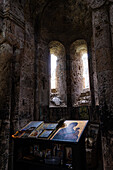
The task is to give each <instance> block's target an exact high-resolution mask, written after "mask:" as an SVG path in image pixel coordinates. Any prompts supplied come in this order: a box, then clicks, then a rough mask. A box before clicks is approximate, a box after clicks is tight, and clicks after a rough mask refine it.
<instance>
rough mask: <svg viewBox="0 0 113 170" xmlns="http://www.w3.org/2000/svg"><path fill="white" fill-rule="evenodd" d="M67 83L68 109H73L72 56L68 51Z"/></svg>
mask: <svg viewBox="0 0 113 170" xmlns="http://www.w3.org/2000/svg"><path fill="white" fill-rule="evenodd" d="M66 83H67V107H72V97H71V61H70V54H69V53H68V52H67V51H66Z"/></svg>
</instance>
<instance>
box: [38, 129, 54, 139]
mask: <svg viewBox="0 0 113 170" xmlns="http://www.w3.org/2000/svg"><path fill="white" fill-rule="evenodd" d="M51 133H52V130H44V131H43V132H42V133H41V134H40V135H39V138H48V137H49V136H50V134H51Z"/></svg>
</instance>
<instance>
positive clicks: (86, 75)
mask: <svg viewBox="0 0 113 170" xmlns="http://www.w3.org/2000/svg"><path fill="white" fill-rule="evenodd" d="M82 60H83V78H84V80H85V83H84V85H85V87H84V88H89V69H88V55H87V53H84V54H83V56H82Z"/></svg>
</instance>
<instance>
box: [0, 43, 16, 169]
mask: <svg viewBox="0 0 113 170" xmlns="http://www.w3.org/2000/svg"><path fill="white" fill-rule="evenodd" d="M12 53H13V50H12V47H11V46H10V45H9V44H8V43H7V42H2V44H0V169H1V170H2V169H3V170H7V169H8V157H9V139H10V109H11V107H10V102H11V101H10V100H11V99H10V92H11V91H10V86H11V69H10V66H11V65H10V63H11V57H12Z"/></svg>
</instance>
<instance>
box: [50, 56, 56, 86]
mask: <svg viewBox="0 0 113 170" xmlns="http://www.w3.org/2000/svg"><path fill="white" fill-rule="evenodd" d="M56 66H57V57H56V56H55V55H54V54H51V89H56Z"/></svg>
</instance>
